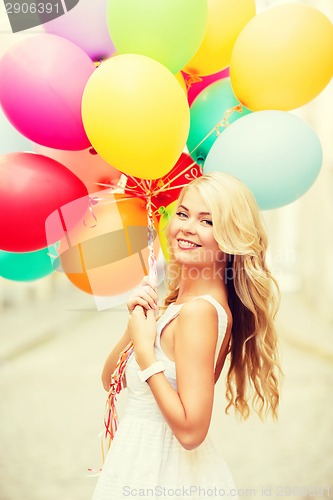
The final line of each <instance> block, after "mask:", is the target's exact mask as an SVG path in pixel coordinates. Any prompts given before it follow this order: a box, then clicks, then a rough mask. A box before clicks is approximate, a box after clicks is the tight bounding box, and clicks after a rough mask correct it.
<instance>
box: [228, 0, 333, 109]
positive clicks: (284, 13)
mask: <svg viewBox="0 0 333 500" xmlns="http://www.w3.org/2000/svg"><path fill="white" fill-rule="evenodd" d="M332 75H333V25H332V23H331V22H330V20H329V19H328V18H327V17H326V16H325V15H324V14H323V13H322V12H320V11H319V10H317V9H315V8H313V7H309V6H307V5H302V4H286V5H281V6H278V7H274V8H272V9H268V10H267V11H264V12H263V13H261V14H259V15H258V16H256V17H254V18H253V19H252V20H251V21H250V22H249V23H248V24H247V26H245V28H244V29H243V31H242V32H241V34H240V35H239V37H238V39H237V41H236V43H235V46H234V49H233V52H232V57H231V64H230V77H231V83H232V87H233V91H234V93H235V95H236V97H237V99H238V100H239V101H240V102H241V103H242V104H244V105H245V106H246V107H247V108H249V109H251V110H253V111H259V110H264V109H278V110H283V111H288V110H290V109H295V108H298V107H299V106H303V105H304V104H306V103H307V102H309V101H311V100H312V99H313V98H314V97H316V96H317V95H318V94H319V93H320V92H321V91H322V90H323V89H324V88H325V86H326V85H327V84H328V82H329V81H330V79H331V77H332Z"/></svg>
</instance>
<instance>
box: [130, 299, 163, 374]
mask: <svg viewBox="0 0 333 500" xmlns="http://www.w3.org/2000/svg"><path fill="white" fill-rule="evenodd" d="M127 328H128V333H129V336H130V338H131V340H132V342H133V346H134V352H135V357H136V360H137V363H138V364H139V365H140V368H141V369H144V368H147V366H149V365H151V364H152V363H153V362H154V361H155V360H156V358H155V354H154V344H155V338H156V318H155V313H154V310H152V309H148V310H147V311H145V309H144V308H143V307H142V306H135V307H134V309H133V312H132V314H131V317H130V319H129V321H128V326H127Z"/></svg>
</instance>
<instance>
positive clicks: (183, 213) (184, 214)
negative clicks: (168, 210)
mask: <svg viewBox="0 0 333 500" xmlns="http://www.w3.org/2000/svg"><path fill="white" fill-rule="evenodd" d="M176 215H178V217H187V214H186V213H185V212H176Z"/></svg>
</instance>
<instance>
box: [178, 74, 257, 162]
mask: <svg viewBox="0 0 333 500" xmlns="http://www.w3.org/2000/svg"><path fill="white" fill-rule="evenodd" d="M239 104H240V103H239V101H238V100H237V99H236V97H235V95H234V93H233V91H232V87H231V83H230V78H223V79H222V80H218V81H217V82H214V83H212V84H211V85H208V86H207V87H206V88H205V89H204V90H203V91H202V92H200V94H199V95H198V96H197V97H196V98H195V100H194V101H193V104H192V106H191V107H190V113H191V124H190V132H189V136H188V139H187V148H188V150H189V153H190V155H191V157H192V158H193V160H194V161H195V162H196V163H198V164H199V165H202V164H203V163H204V161H205V159H206V157H207V155H208V153H209V151H210V149H211V147H212V145H213V144H214V142H215V141H216V139H217V137H218V134H217V132H215V131H214V132H212V133H211V134H210V135H208V134H209V133H210V132H211V131H212V130H213V129H214V127H216V125H217V124H218V123H219V122H220V121H221V120H223V118H224V113H225V112H226V111H227V110H229V109H230V108H233V107H234V106H237V105H239ZM249 113H251V111H250V110H249V109H247V108H245V106H242V111H241V112H238V111H234V112H233V113H232V114H230V116H229V118H227V117H226V118H227V120H228V122H229V123H232V122H234V121H235V120H238V118H241V117H242V116H245V115H248V114H249ZM224 130H225V128H224V127H219V131H220V133H223V131H224ZM207 135H208V137H206V136H207Z"/></svg>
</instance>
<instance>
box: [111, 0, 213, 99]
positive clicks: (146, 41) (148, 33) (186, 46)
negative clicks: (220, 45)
mask: <svg viewBox="0 0 333 500" xmlns="http://www.w3.org/2000/svg"><path fill="white" fill-rule="evenodd" d="M207 15H208V6H207V0H109V2H108V9H107V23H108V28H109V32H110V35H111V39H112V41H113V43H114V45H115V46H116V49H117V53H118V54H129V53H130V54H142V55H144V56H148V57H151V58H152V59H156V60H157V61H159V62H160V63H162V64H164V66H166V67H167V68H168V69H169V70H170V71H172V73H177V72H178V71H180V70H181V69H182V68H183V67H184V66H185V64H186V63H187V62H188V61H189V60H190V59H191V58H192V57H193V56H194V54H195V53H196V51H197V50H198V48H199V47H200V44H201V42H202V40H203V37H204V35H205V32H206V25H207ZM134 84H135V82H134ZM166 97H167V96H166Z"/></svg>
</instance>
